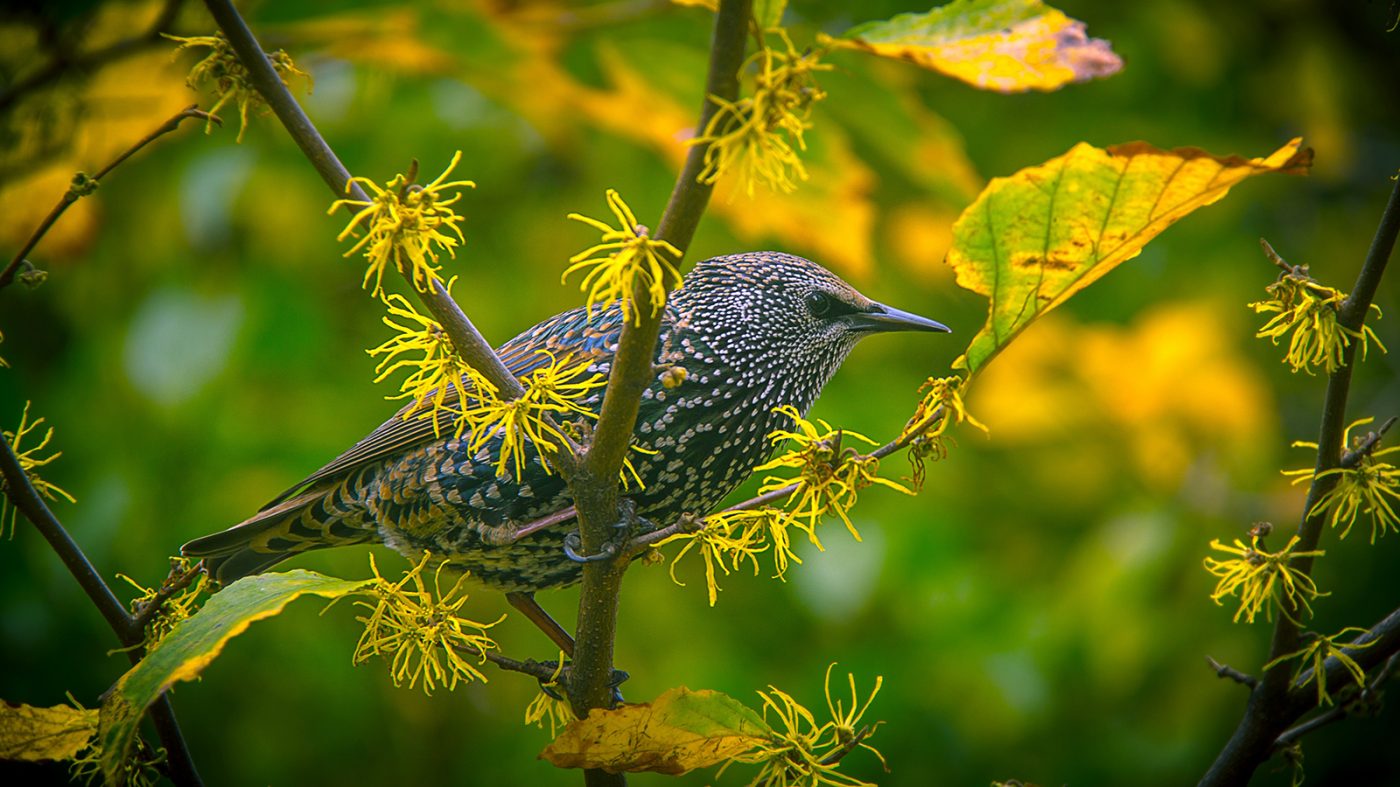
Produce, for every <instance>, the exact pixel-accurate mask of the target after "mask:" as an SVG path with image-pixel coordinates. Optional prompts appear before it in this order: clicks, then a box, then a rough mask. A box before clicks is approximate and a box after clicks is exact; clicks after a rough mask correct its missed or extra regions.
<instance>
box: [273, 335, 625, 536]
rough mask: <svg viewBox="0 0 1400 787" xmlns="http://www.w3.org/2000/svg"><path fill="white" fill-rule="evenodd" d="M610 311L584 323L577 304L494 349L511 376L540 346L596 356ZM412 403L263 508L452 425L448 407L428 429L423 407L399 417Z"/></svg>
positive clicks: (607, 340) (451, 395)
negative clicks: (417, 414)
mask: <svg viewBox="0 0 1400 787" xmlns="http://www.w3.org/2000/svg"><path fill="white" fill-rule="evenodd" d="M614 311H616V309H615V308H613V309H609V310H607V312H605V313H604V314H602V315H599V321H598V322H599V323H600V324H596V325H588V322H589V320H588V318H587V317H586V315H585V314H584V310H583V309H573V310H571V311H567V312H564V313H563V314H560V315H557V316H555V317H552V318H550V319H549V320H546V321H545V322H543V323H540V324H539V325H536V326H535V327H534V328H532V329H530V330H528V331H526V332H524V333H522V334H520V335H519V336H516V337H515V338H514V339H511V340H510V341H508V342H506V343H505V344H504V345H502V346H501V348H500V349H499V350H497V351H496V352H497V355H499V356H500V358H501V362H502V363H504V364H505V366H506V368H507V369H509V370H510V372H511V374H513V375H515V376H516V377H523V376H525V375H527V374H529V373H530V372H532V371H534V370H535V369H538V368H540V367H541V366H544V365H545V364H547V363H549V357H548V356H546V355H544V354H542V353H540V352H539V350H541V349H545V350H549V351H550V352H551V353H553V354H554V356H555V358H557V359H558V360H559V361H562V362H568V361H569V360H570V359H572V358H575V357H578V356H579V355H581V354H584V353H587V354H591V355H593V356H594V357H597V356H599V355H602V354H603V353H604V352H605V351H607V349H608V345H609V344H611V343H615V342H616V336H617V334H618V333H619V332H620V330H621V323H620V322H619V321H618V320H617V319H615V315H613V314H612V312H614ZM610 317H612V318H613V319H609V318H610ZM468 387H469V388H470V384H468ZM460 401H461V392H460V391H459V390H458V388H457V386H452V387H450V388H449V389H448V391H447V396H446V397H445V399H444V404H445V405H447V406H448V407H449V408H450V407H454V406H456V405H457V404H458V402H460ZM412 406H413V405H406V406H404V407H403V408H402V409H400V410H399V411H398V412H397V413H395V414H394V416H393V417H392V418H390V419H389V420H387V421H385V422H384V423H382V424H380V425H379V426H378V428H376V429H375V430H374V431H373V432H370V433H369V434H368V435H366V436H365V437H364V438H363V439H362V440H360V441H359V442H358V443H355V444H354V445H353V446H351V447H350V448H349V449H348V450H347V451H345V453H343V454H341V455H340V456H338V457H336V458H335V459H333V460H331V461H330V463H329V464H327V465H326V466H325V467H322V468H321V469H320V470H317V471H316V472H314V473H312V474H311V475H309V476H307V477H306V478H304V479H302V480H301V481H300V482H298V483H297V484H296V485H295V486H293V487H291V488H290V489H288V490H287V491H285V492H283V493H282V494H280V495H278V496H277V497H276V498H275V499H274V500H272V502H270V503H268V504H267V506H264V509H266V508H271V507H272V506H275V505H277V504H278V503H281V502H282V501H284V500H286V499H287V498H289V497H291V496H292V495H294V494H296V493H297V492H299V491H301V490H303V489H305V488H307V487H308V486H311V485H312V484H318V483H320V482H322V481H326V480H328V479H331V478H336V477H339V476H343V475H345V474H346V473H349V472H352V471H354V470H355V469H356V468H359V467H363V466H364V465H367V464H369V463H371V462H377V461H379V460H380V459H383V458H385V457H387V456H391V455H393V454H396V453H400V452H402V451H405V450H407V449H410V448H412V447H414V446H418V445H422V444H423V443H428V442H431V441H433V440H437V439H441V438H440V437H439V434H450V433H451V431H452V429H453V424H452V416H451V413H450V411H448V410H439V411H438V415H437V419H436V420H437V422H438V431H434V429H433V419H432V418H428V417H426V416H427V411H424V412H423V413H422V415H423V416H425V417H421V418H418V417H413V418H409V419H407V420H405V419H404V417H403V416H404V413H405V412H406V411H407V410H408V409H409V408H410V407H412Z"/></svg>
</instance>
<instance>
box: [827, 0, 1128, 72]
mask: <svg viewBox="0 0 1400 787" xmlns="http://www.w3.org/2000/svg"><path fill="white" fill-rule="evenodd" d="M823 40H824V41H827V42H829V43H832V44H835V45H837V46H843V47H846V48H850V49H859V50H862V51H866V52H870V53H872V54H875V55H879V56H881V57H889V58H895V59H898V60H907V61H909V62H911V63H914V64H915V65H919V66H922V67H924V68H929V69H933V70H935V71H939V72H941V73H943V74H946V75H947V76H950V77H953V78H955V79H961V80H962V81H964V82H966V83H967V84H969V85H972V86H973V87H977V88H981V89H983V90H995V91H998V92H1001V93H1021V92H1024V91H1027V90H1057V89H1059V88H1061V87H1063V86H1064V85H1066V84H1068V83H1070V82H1084V81H1087V80H1089V79H1094V78H1096V77H1106V76H1109V75H1111V74H1115V73H1117V72H1118V71H1119V70H1120V69H1121V68H1122V67H1123V61H1122V59H1121V58H1119V57H1118V55H1116V54H1114V52H1113V48H1112V46H1111V45H1110V44H1109V43H1108V42H1107V41H1104V40H1103V39H1101V38H1089V37H1088V36H1087V35H1086V34H1085V32H1084V23H1083V22H1079V21H1076V20H1074V19H1070V18H1069V17H1067V16H1065V15H1064V13H1062V12H1060V11H1057V10H1056V9H1054V8H1051V7H1049V6H1047V5H1045V4H1044V3H1042V2H1040V0H955V2H952V3H949V4H948V5H945V6H941V7H939V8H935V9H933V10H931V11H927V12H925V13H922V14H900V15H899V16H896V17H894V18H893V19H889V20H887V21H881V22H867V23H865V24H863V25H859V26H857V27H854V28H851V29H850V30H848V31H846V33H845V34H844V35H843V36H842V37H841V38H838V39H823Z"/></svg>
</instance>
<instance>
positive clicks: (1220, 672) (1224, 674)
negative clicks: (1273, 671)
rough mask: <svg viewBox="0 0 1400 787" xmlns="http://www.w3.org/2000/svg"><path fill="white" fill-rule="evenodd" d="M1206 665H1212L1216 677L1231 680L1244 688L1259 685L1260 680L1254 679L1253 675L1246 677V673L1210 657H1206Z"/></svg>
mask: <svg viewBox="0 0 1400 787" xmlns="http://www.w3.org/2000/svg"><path fill="white" fill-rule="evenodd" d="M1206 663H1207V664H1209V665H1210V668H1211V669H1213V670H1215V675H1216V677H1220V678H1229V679H1230V680H1233V681H1234V682H1236V683H1238V684H1240V685H1242V686H1248V687H1249V688H1251V689H1252V688H1254V687H1255V686H1257V685H1259V679H1258V678H1256V677H1254V676H1253V675H1246V674H1245V673H1243V672H1240V671H1239V670H1237V669H1235V668H1234V667H1232V666H1230V665H1229V664H1221V663H1220V662H1218V661H1216V660H1215V659H1213V658H1211V657H1210V656H1206Z"/></svg>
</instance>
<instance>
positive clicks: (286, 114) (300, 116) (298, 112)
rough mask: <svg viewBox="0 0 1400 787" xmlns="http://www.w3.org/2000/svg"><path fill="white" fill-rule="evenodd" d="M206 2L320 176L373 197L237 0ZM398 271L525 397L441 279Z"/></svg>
mask: <svg viewBox="0 0 1400 787" xmlns="http://www.w3.org/2000/svg"><path fill="white" fill-rule="evenodd" d="M204 4H205V6H207V7H208V8H209V13H210V14H211V15H212V16H213V17H214V21H215V22H217V23H218V25H219V29H220V30H222V31H223V33H224V37H225V38H227V39H228V42H229V45H230V46H231V47H232V48H233V51H234V52H235V53H237V55H238V59H239V61H240V62H241V63H242V64H243V67H244V68H246V69H248V77H249V79H250V80H251V81H252V83H253V86H254V87H256V88H257V90H258V93H259V94H260V95H262V97H263V100H264V101H266V102H267V105H268V106H269V107H271V108H272V111H273V113H275V114H276V115H277V119H278V120H280V121H282V125H283V126H284V127H285V128H286V129H287V133H288V134H290V135H291V137H292V140H293V141H295V142H296V143H297V146H298V147H300V148H301V151H302V153H304V154H305V155H306V158H307V159H308V160H309V161H310V162H311V165H312V166H313V167H315V168H316V171H317V172H318V173H320V175H321V179H322V180H324V181H325V182H326V185H327V186H329V187H330V189H331V191H332V192H333V193H334V194H335V195H336V197H344V196H346V195H347V194H348V195H349V196H350V197H351V198H353V199H357V200H364V201H369V196H368V195H367V194H365V192H364V190H363V189H361V188H360V187H359V185H358V184H356V183H352V182H351V181H350V171H349V170H347V169H346V168H345V165H344V164H342V163H341V162H340V158H339V157H337V156H336V155H335V151H333V150H331V147H330V145H328V144H326V140H325V139H324V138H323V137H322V136H321V134H320V132H318V131H317V130H316V126H315V124H313V123H312V122H311V118H309V117H308V116H307V114H306V112H305V111H304V110H302V108H301V105H300V104H298V103H297V100H296V99H295V98H293V97H292V94H291V91H289V90H288V89H287V86H286V85H285V84H283V83H282V78H281V77H279V76H278V75H277V71H276V70H275V69H273V67H272V63H271V61H269V60H268V59H267V55H266V54H265V53H264V52H263V49H262V46H261V45H260V44H259V43H258V41H257V39H256V38H255V37H254V36H253V31H252V30H250V29H249V28H248V23H247V22H245V21H243V17H241V16H239V14H238V11H237V10H236V9H234V7H233V3H232V2H231V1H230V0H205V2H204ZM399 272H400V273H402V274H403V275H404V278H405V280H407V281H408V282H409V289H411V290H413V292H414V293H416V294H417V295H418V298H419V299H420V300H421V301H422V302H423V304H424V305H425V306H427V307H428V310H429V311H430V312H432V314H433V318H434V319H436V320H437V321H438V323H439V324H440V325H442V329H443V331H444V332H445V333H446V334H447V336H448V338H449V339H451V340H452V347H453V348H454V349H455V350H456V351H457V354H458V355H459V356H461V358H462V360H464V361H466V362H467V363H469V364H471V366H472V368H474V369H476V370H477V371H480V372H481V373H482V374H484V375H485V376H486V379H488V380H490V381H491V384H492V385H495V386H496V390H497V391H499V392H500V394H501V396H502V397H503V398H507V399H518V398H520V396H521V395H522V394H524V393H525V389H524V388H522V387H521V385H520V381H519V380H517V379H515V375H513V374H511V373H510V370H508V369H506V366H505V364H503V363H501V359H500V358H499V357H498V356H497V355H496V353H495V351H494V350H492V349H491V345H490V344H489V343H487V341H486V339H485V338H484V337H482V335H481V332H480V331H478V330H477V329H476V326H475V325H473V324H472V321H471V320H470V319H468V318H467V315H466V314H465V313H464V312H463V311H462V309H461V307H460V306H458V305H457V302H456V301H454V300H452V297H451V296H450V295H448V294H447V288H446V286H445V285H443V284H442V283H441V282H438V283H436V285H435V287H434V288H433V290H432V291H431V292H422V291H420V290H419V289H418V288H417V287H415V286H413V282H412V278H411V276H412V274H411V273H410V272H407V271H403V270H400V271H399Z"/></svg>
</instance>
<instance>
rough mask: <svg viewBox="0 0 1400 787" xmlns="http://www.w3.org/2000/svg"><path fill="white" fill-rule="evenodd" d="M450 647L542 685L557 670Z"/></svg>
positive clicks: (471, 648)
mask: <svg viewBox="0 0 1400 787" xmlns="http://www.w3.org/2000/svg"><path fill="white" fill-rule="evenodd" d="M452 647H453V649H454V650H456V651H458V652H459V653H464V654H466V655H468V656H473V657H475V658H485V659H486V660H487V661H489V662H491V663H492V664H495V665H496V666H497V667H500V668H501V669H503V670H505V671H507V672H519V673H520V674H522V675H529V676H530V677H532V678H534V679H536V680H538V681H540V682H542V683H548V682H550V681H551V680H553V679H554V674H555V672H556V671H557V670H558V665H553V664H545V663H544V662H540V661H535V660H534V659H525V660H524V661H520V660H519V659H513V658H510V657H509V656H502V655H501V654H499V653H497V652H495V651H493V650H485V651H483V650H478V649H477V648H474V647H472V646H471V645H454V646H452Z"/></svg>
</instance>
